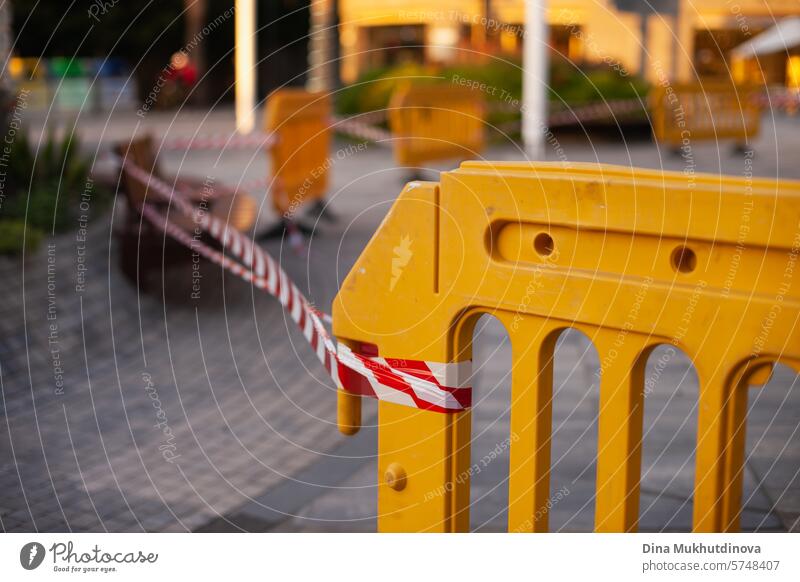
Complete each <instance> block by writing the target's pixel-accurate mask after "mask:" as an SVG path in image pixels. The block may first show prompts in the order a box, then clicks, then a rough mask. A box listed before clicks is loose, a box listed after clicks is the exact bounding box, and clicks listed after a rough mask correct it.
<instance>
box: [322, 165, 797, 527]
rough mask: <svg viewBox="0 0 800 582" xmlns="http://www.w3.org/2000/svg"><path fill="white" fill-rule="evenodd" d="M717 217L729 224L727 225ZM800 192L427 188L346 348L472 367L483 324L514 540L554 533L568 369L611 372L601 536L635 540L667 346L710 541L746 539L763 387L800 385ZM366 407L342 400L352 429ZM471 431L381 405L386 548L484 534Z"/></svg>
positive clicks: (370, 261)
mask: <svg viewBox="0 0 800 582" xmlns="http://www.w3.org/2000/svg"><path fill="white" fill-rule="evenodd" d="M712 217H713V219H712ZM799 254H800V182H791V181H773V180H767V179H754V180H748V179H744V178H731V177H722V176H713V175H696V176H694V177H693V178H692V179H691V180H690V179H689V178H687V177H686V176H684V175H683V174H680V173H662V172H658V171H653V170H638V169H633V168H624V167H615V166H604V165H594V164H572V165H562V164H548V163H536V164H526V163H512V162H508V163H497V164H494V163H481V162H469V163H465V164H463V165H462V166H461V167H460V168H459V169H457V170H454V171H452V172H446V173H443V174H442V175H441V182H440V183H433V182H412V183H410V184H408V185H407V186H406V188H405V189H404V190H403V192H402V193H401V195H400V196H399V198H398V199H397V201H396V202H395V204H394V206H393V207H392V209H391V211H390V213H389V215H388V216H387V218H386V219H385V220H384V222H383V223H382V224H381V227H380V229H379V231H378V232H377V233H376V234H375V236H374V237H373V239H372V240H371V241H370V243H369V244H368V246H367V248H366V249H365V251H364V252H363V253H362V255H361V257H360V258H359V259H358V261H357V262H356V263H355V265H354V266H353V268H352V270H351V272H350V274H349V275H348V276H347V278H346V279H345V280H344V282H343V284H342V286H341V290H340V291H339V294H338V296H337V298H336V300H335V302H334V306H333V322H334V324H333V325H334V328H333V330H334V334H335V335H336V337H337V338H339V340H340V341H342V342H344V343H346V344H347V345H349V346H350V347H351V348H352V349H354V350H356V351H358V350H361V351H363V352H365V353H370V354H373V355H374V354H375V353H376V352H377V354H378V355H380V356H381V357H384V358H409V359H419V360H426V361H433V362H462V361H466V360H470V359H471V342H472V336H473V328H474V325H475V323H476V321H477V319H478V318H479V317H480V316H481V315H482V314H484V313H490V314H492V315H493V316H495V317H497V318H498V319H499V320H500V321H501V322H502V323H503V325H504V326H505V328H506V330H507V332H508V334H509V337H510V339H511V346H512V354H513V355H512V358H513V363H512V388H511V390H512V394H511V399H512V403H511V435H513V438H512V439H510V442H511V444H510V455H511V457H510V466H509V517H508V520H509V523H508V528H509V531H512V532H537V531H547V528H548V523H547V522H548V520H547V514H548V503H549V495H550V479H549V472H550V438H551V425H552V420H551V399H552V396H553V385H552V377H553V369H552V361H553V352H554V347H555V342H556V338H557V337H558V335H559V334H560V333H561V332H562V331H563V330H564V329H566V328H568V327H572V328H577V329H579V330H581V331H583V332H584V333H586V335H587V336H588V337H590V338H591V339H592V340H593V342H594V344H595V347H596V348H597V351H598V354H599V359H600V362H601V379H600V413H599V414H600V416H599V428H598V453H597V488H596V509H595V528H596V530H598V531H617V532H627V531H634V530H636V528H637V522H638V516H639V481H640V474H641V440H642V422H643V415H642V412H643V407H644V367H645V363H646V361H647V358H648V356H649V354H650V353H651V352H652V350H653V349H654V348H655V347H656V346H658V345H661V344H668V345H673V346H675V347H676V348H679V349H681V350H682V351H683V352H685V353H686V354H687V355H688V356H689V357H690V358H691V359H692V361H693V362H694V365H695V368H696V370H697V374H698V377H699V381H700V389H699V415H698V430H697V454H696V469H695V480H696V481H695V494H694V529H695V530H696V531H699V532H705V531H735V530H737V529H738V524H739V514H740V511H741V510H740V502H741V496H742V469H743V458H744V428H745V422H746V417H745V415H746V405H747V387H748V386H749V385H756V384H763V383H764V382H766V380H767V379H768V378H769V374H770V371H771V366H772V364H773V363H774V362H777V361H780V362H783V363H786V364H787V365H789V366H790V367H792V368H793V369H794V370H797V371H798V372H800V327H798V326H796V323H795V322H796V321H797V318H798V317H800V281H798V278H800V265H798V255H799ZM359 416H360V402H359V400H358V397H357V396H353V395H352V394H349V393H347V394H345V393H342V392H341V391H340V396H339V422H340V429H341V430H342V431H343V432H345V433H348V434H351V433H353V432H355V431H356V430H357V428H358V424H359ZM470 424H471V420H470V412H469V411H467V412H462V413H456V414H442V413H437V412H429V411H422V410H418V409H415V408H411V407H406V406H400V405H397V404H392V403H388V402H380V403H379V437H378V447H379V461H378V464H379V466H378V468H379V479H380V481H381V485H380V486H379V491H378V507H379V517H378V520H379V521H378V527H379V530H380V531H439V532H453V531H465V530H467V529H468V526H469V468H470V466H471V464H470Z"/></svg>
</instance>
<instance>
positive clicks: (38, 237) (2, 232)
mask: <svg viewBox="0 0 800 582" xmlns="http://www.w3.org/2000/svg"><path fill="white" fill-rule="evenodd" d="M26 228H27V232H26ZM43 236H44V234H43V233H42V231H41V230H39V229H38V228H30V227H26V226H25V223H24V222H22V221H19V220H5V221H2V222H0V255H18V254H21V253H22V243H23V241H24V242H25V248H26V249H28V250H29V251H34V250H36V249H37V248H38V247H39V245H40V244H42V238H43Z"/></svg>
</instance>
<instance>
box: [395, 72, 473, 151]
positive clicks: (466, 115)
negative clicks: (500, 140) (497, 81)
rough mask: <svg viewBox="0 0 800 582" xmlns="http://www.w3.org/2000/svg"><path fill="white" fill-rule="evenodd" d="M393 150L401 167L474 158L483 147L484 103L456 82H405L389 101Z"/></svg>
mask: <svg viewBox="0 0 800 582" xmlns="http://www.w3.org/2000/svg"><path fill="white" fill-rule="evenodd" d="M389 127H390V129H391V132H392V136H393V137H394V144H395V145H394V153H395V159H396V160H397V163H398V164H399V165H402V166H421V165H425V164H427V163H429V162H434V161H437V160H447V159H465V158H474V157H476V156H477V154H479V153H480V152H481V151H483V146H484V136H483V133H484V105H483V99H482V98H481V96H480V94H479V93H478V92H476V91H472V90H470V89H468V88H466V87H461V86H458V85H445V84H435V85H406V86H403V87H400V88H398V89H397V90H396V91H395V93H394V94H393V95H392V98H391V101H390V103H389Z"/></svg>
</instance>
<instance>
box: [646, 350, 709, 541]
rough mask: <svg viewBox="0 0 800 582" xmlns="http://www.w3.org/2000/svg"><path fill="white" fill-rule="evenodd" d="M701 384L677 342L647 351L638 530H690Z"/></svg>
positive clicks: (690, 362) (689, 360)
mask: <svg viewBox="0 0 800 582" xmlns="http://www.w3.org/2000/svg"><path fill="white" fill-rule="evenodd" d="M698 386H699V378H698V374H697V370H696V369H695V367H694V363H693V362H692V360H691V358H690V357H689V356H688V355H687V354H686V353H685V352H684V351H683V350H682V349H681V348H680V347H679V346H676V345H674V344H673V343H662V344H658V345H656V346H653V348H651V349H650V350H649V354H648V355H647V358H646V362H645V375H644V385H643V397H644V427H645V428H644V431H643V434H642V477H641V484H640V498H639V522H640V523H639V530H640V531H641V530H644V531H652V530H656V531H691V529H692V513H693V506H694V483H695V452H696V451H695V449H696V447H697V406H698V397H699V393H698ZM676 467H677V471H676V470H675V468H676ZM651 523H652V524H653V525H650V524H651Z"/></svg>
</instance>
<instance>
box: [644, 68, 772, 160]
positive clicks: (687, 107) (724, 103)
mask: <svg viewBox="0 0 800 582" xmlns="http://www.w3.org/2000/svg"><path fill="white" fill-rule="evenodd" d="M755 96H756V95H755V86H753V85H734V84H731V83H720V82H708V83H705V82H704V83H684V84H675V85H666V86H661V85H659V86H657V87H654V88H653V89H652V91H651V94H650V98H649V100H650V109H651V116H652V124H653V134H654V136H655V138H656V141H658V142H660V143H664V144H667V145H669V146H670V147H672V148H681V147H688V145H689V144H691V143H692V142H694V141H700V140H721V139H733V140H736V142H737V143H739V144H740V145H744V144H747V143H748V142H749V140H750V139H752V138H754V137H756V136H757V135H758V132H759V129H760V125H761V111H760V109H759V106H758V103H757V101H756V99H755Z"/></svg>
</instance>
